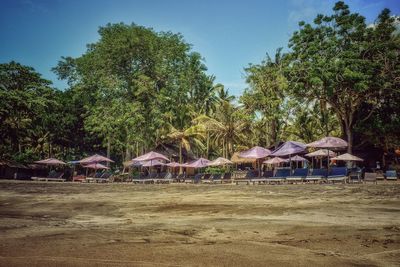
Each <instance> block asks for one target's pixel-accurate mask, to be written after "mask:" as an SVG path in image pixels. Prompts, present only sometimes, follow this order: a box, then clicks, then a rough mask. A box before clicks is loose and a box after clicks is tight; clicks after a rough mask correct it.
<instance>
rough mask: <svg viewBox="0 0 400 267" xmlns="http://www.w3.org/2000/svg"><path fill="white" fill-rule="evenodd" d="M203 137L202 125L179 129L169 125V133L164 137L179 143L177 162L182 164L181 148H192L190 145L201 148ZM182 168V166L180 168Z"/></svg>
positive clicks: (188, 149) (187, 149)
mask: <svg viewBox="0 0 400 267" xmlns="http://www.w3.org/2000/svg"><path fill="white" fill-rule="evenodd" d="M204 138H205V129H204V126H202V125H193V126H190V127H189V128H186V129H183V130H179V129H176V128H175V127H173V126H172V125H170V129H169V133H167V135H166V139H168V140H170V141H172V142H174V143H178V145H179V163H181V164H182V148H185V149H186V151H190V150H191V149H192V145H194V146H196V147H200V148H203V147H204V145H203V142H202V140H203V139H204ZM181 170H182V168H181Z"/></svg>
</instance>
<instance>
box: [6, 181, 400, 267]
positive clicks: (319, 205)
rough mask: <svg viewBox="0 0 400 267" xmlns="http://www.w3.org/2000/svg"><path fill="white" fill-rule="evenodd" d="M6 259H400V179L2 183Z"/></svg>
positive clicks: (50, 262)
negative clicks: (272, 182)
mask: <svg viewBox="0 0 400 267" xmlns="http://www.w3.org/2000/svg"><path fill="white" fill-rule="evenodd" d="M0 229H1V230H0V231H1V242H0V265H1V266H287V265H291V266H399V265H400V183H384V184H378V185H373V184H368V185H314V184H310V185H267V186H266V185H259V186H252V185H251V186H246V185H239V186H236V185H183V184H172V185H132V184H78V183H75V184H73V183H36V182H14V181H5V180H3V181H1V182H0Z"/></svg>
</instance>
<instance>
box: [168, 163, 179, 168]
mask: <svg viewBox="0 0 400 267" xmlns="http://www.w3.org/2000/svg"><path fill="white" fill-rule="evenodd" d="M165 166H168V167H172V168H178V167H181V166H183V164H179V163H178V162H170V163H167V164H165Z"/></svg>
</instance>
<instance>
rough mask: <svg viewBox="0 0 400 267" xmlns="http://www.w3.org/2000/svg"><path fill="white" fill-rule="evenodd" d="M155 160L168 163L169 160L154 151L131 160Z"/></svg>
mask: <svg viewBox="0 0 400 267" xmlns="http://www.w3.org/2000/svg"><path fill="white" fill-rule="evenodd" d="M156 159H157V160H166V161H169V159H168V158H167V157H166V156H164V155H163V154H160V153H157V152H154V151H150V152H149V153H146V154H144V155H141V156H139V157H136V158H134V159H132V161H149V160H156Z"/></svg>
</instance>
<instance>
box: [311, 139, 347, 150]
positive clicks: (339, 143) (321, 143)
mask: <svg viewBox="0 0 400 267" xmlns="http://www.w3.org/2000/svg"><path fill="white" fill-rule="evenodd" d="M307 146H308V147H318V148H336V149H338V148H345V147H347V146H348V144H347V142H346V141H344V140H343V139H340V138H337V137H332V136H328V137H324V138H322V139H321V140H318V141H315V142H312V143H309V144H307Z"/></svg>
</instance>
